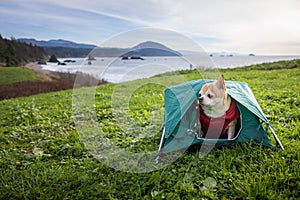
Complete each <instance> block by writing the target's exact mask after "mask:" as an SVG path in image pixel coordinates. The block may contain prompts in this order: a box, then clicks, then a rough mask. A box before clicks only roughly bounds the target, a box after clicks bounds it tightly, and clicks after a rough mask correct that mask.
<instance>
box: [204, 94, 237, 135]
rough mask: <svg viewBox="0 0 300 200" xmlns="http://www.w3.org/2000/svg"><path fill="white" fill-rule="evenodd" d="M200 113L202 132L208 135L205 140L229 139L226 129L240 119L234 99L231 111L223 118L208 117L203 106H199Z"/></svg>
mask: <svg viewBox="0 0 300 200" xmlns="http://www.w3.org/2000/svg"><path fill="white" fill-rule="evenodd" d="M199 112H200V122H201V127H202V131H203V132H204V134H205V135H206V136H205V138H210V139H218V138H227V133H226V129H227V127H228V125H229V124H230V122H232V121H233V120H235V119H238V118H239V117H240V112H239V109H238V107H237V105H236V102H235V100H234V99H231V104H230V107H229V109H228V110H227V111H226V113H225V115H223V116H221V117H218V118H211V117H208V116H207V115H206V114H205V113H204V111H203V109H202V107H201V106H199Z"/></svg>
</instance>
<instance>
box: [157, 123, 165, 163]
mask: <svg viewBox="0 0 300 200" xmlns="http://www.w3.org/2000/svg"><path fill="white" fill-rule="evenodd" d="M165 131H166V129H165V126H164V130H163V133H162V135H161V139H160V143H159V147H158V151H157V156H156V158H155V161H156V163H159V161H160V156H159V152H160V150H161V148H162V145H163V142H164V137H165Z"/></svg>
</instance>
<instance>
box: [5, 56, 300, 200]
mask: <svg viewBox="0 0 300 200" xmlns="http://www.w3.org/2000/svg"><path fill="white" fill-rule="evenodd" d="M299 66H300V61H299V60H294V61H285V62H277V63H269V64H261V65H255V66H249V67H241V68H236V69H224V70H220V71H219V73H222V74H224V76H225V79H226V80H232V81H242V82H247V83H248V84H249V86H250V88H251V89H252V91H253V93H254V95H255V96H256V99H257V101H258V103H259V104H260V106H261V107H262V110H263V111H264V113H265V114H266V116H267V117H268V119H269V120H270V123H271V125H272V126H273V128H274V129H275V132H276V133H277V135H278V137H279V138H280V140H281V142H282V143H283V145H284V147H285V150H280V149H279V148H276V147H274V148H268V147H264V146H260V145H256V144H252V143H244V144H237V145H233V146H228V147H221V148H214V149H213V150H212V151H210V152H209V153H208V154H207V155H206V156H205V157H201V156H199V153H198V152H187V153H185V154H183V155H182V156H181V157H179V158H178V159H177V160H175V161H174V162H172V163H170V165H168V166H165V167H163V168H158V169H157V170H154V171H151V172H142V173H134V172H126V171H124V170H123V171H122V170H118V169H115V168H111V167H110V166H109V165H108V164H107V163H105V162H101V159H97V158H96V157H94V156H93V154H92V153H91V151H89V150H88V149H89V148H88V145H87V143H84V142H83V140H82V135H80V134H81V133H79V132H78V131H77V129H76V128H78V124H76V120H78V119H82V118H84V117H86V116H87V115H89V114H90V113H92V114H93V115H95V116H96V120H97V123H99V127H100V128H101V130H102V131H101V134H102V135H101V137H100V138H104V139H105V140H107V142H108V143H109V144H113V145H114V146H116V147H118V148H120V149H122V150H126V151H127V152H147V151H156V150H157V149H158V145H159V142H160V137H161V134H162V132H161V130H160V128H161V127H160V125H161V124H162V123H163V112H164V109H163V105H164V101H163V95H164V93H163V92H164V89H165V87H166V86H171V85H175V84H178V83H181V82H183V81H188V80H196V79H200V78H201V74H199V72H198V71H197V70H193V71H179V72H171V73H166V74H163V75H159V76H156V77H153V78H150V79H144V80H137V81H133V82H128V83H122V84H106V85H99V86H97V87H95V88H93V87H92V91H93V92H94V93H93V94H94V98H95V101H94V104H92V105H87V106H84V107H82V108H80V109H82V110H79V111H78V112H74V110H73V108H72V104H73V103H74V96H75V98H76V94H85V93H87V92H88V91H89V90H90V88H91V87H87V88H79V89H75V95H74V91H73V90H64V91H59V92H51V93H47V94H39V95H34V96H30V97H20V98H15V99H9V100H2V101H0V110H1V112H0V199H223V200H224V199H297V198H299V196H300V190H299V188H300V169H299V166H300V162H299V160H300V106H299V104H300V95H299V94H300V83H299V77H300V67H299ZM210 73H211V72H207V74H210ZM161 82H163V83H164V84H156V83H161ZM136 85H142V86H141V87H139V88H135V86H136ZM131 88H134V90H131ZM122 92H124V93H122ZM118 95H120V97H119V96H118ZM86 96H87V97H88V95H86ZM122 97H124V99H125V100H126V102H128V104H126V106H124V105H123V104H122ZM114 98H116V100H114ZM119 98H120V99H119ZM79 100H80V99H79ZM119 100H120V104H118V105H116V103H118V102H119ZM88 102H89V101H88ZM122 105H123V107H125V108H124V109H123V107H122ZM91 109H92V110H93V112H91ZM149 130H151V131H149ZM86 133H89V130H88V129H87V130H86ZM91 134H92V131H91ZM109 162H112V161H109ZM116 162H117V161H116ZM124 165H126V163H124Z"/></svg>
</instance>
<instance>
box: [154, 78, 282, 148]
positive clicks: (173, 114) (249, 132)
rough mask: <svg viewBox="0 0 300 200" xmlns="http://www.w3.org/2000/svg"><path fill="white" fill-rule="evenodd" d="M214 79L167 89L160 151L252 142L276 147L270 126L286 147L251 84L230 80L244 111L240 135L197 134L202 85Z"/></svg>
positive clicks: (229, 86) (230, 90)
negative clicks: (199, 94) (215, 135)
mask: <svg viewBox="0 0 300 200" xmlns="http://www.w3.org/2000/svg"><path fill="white" fill-rule="evenodd" d="M212 81H213V80H195V81H190V82H186V83H183V84H180V85H176V86H173V87H170V88H167V89H166V90H165V96H164V98H165V120H164V121H165V123H164V131H163V134H162V138H161V142H160V145H159V153H167V152H172V151H176V150H182V149H186V148H188V147H190V146H191V145H196V144H205V145H215V146H220V145H230V144H234V143H239V142H249V141H252V142H254V143H256V144H263V145H265V146H274V145H273V144H272V143H271V141H270V138H269V136H268V130H269V129H270V130H271V132H272V134H273V136H274V138H275V140H276V142H277V144H279V145H280V147H281V148H282V149H283V146H282V144H281V142H280V140H279V139H278V137H277V136H276V134H275V132H274V130H273V129H272V127H271V126H270V123H269V121H268V119H267V118H266V116H265V115H264V113H263V111H262V110H261V108H260V106H259V105H258V103H257V101H256V99H255V97H254V95H253V93H252V91H251V89H250V88H249V86H248V84H247V83H243V82H233V81H226V88H227V92H228V94H229V95H230V96H231V97H232V98H233V99H235V100H236V104H237V106H238V108H239V111H240V124H239V130H238V131H237V134H236V136H235V137H234V138H233V139H231V140H228V139H204V138H197V137H196V134H195V133H196V119H197V116H198V115H197V112H198V111H197V109H196V106H197V99H198V93H199V91H200V89H201V87H202V86H203V85H204V84H205V83H208V82H212Z"/></svg>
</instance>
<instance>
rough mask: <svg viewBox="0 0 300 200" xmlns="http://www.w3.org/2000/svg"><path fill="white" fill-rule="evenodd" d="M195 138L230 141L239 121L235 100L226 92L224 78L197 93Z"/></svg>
mask: <svg viewBox="0 0 300 200" xmlns="http://www.w3.org/2000/svg"><path fill="white" fill-rule="evenodd" d="M198 101H199V107H198V109H199V117H198V120H197V136H198V137H202V138H203V137H205V138H209V139H218V138H222V139H232V138H233V137H234V135H235V127H236V124H237V121H238V119H239V116H240V115H239V110H238V108H237V106H236V104H235V100H233V99H231V97H230V96H229V95H228V94H227V92H226V85H225V81H224V76H223V75H221V76H220V77H219V79H218V80H217V81H215V82H213V83H207V84H205V85H204V86H203V87H202V88H201V90H200V92H199V99H198Z"/></svg>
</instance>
